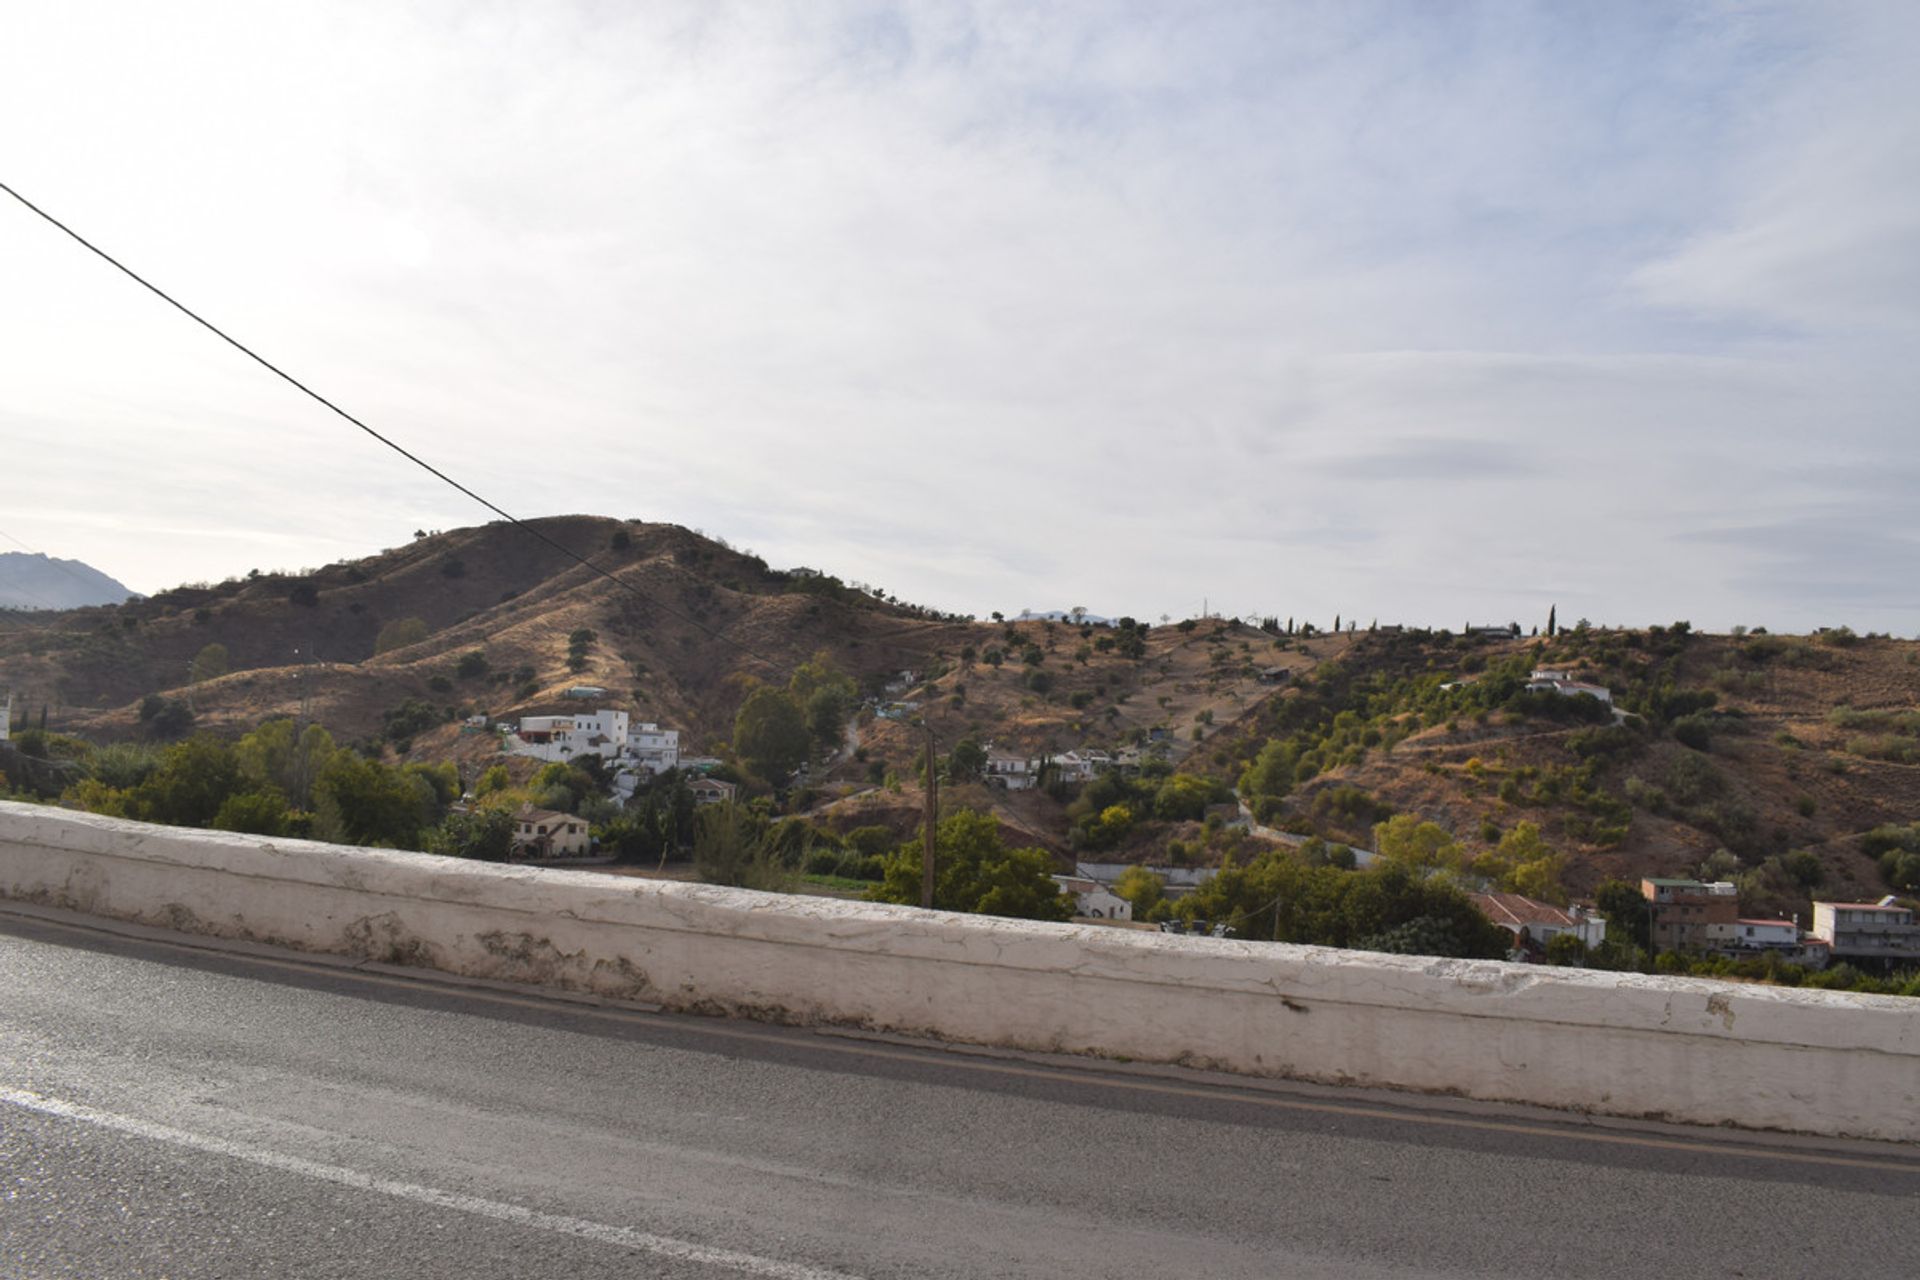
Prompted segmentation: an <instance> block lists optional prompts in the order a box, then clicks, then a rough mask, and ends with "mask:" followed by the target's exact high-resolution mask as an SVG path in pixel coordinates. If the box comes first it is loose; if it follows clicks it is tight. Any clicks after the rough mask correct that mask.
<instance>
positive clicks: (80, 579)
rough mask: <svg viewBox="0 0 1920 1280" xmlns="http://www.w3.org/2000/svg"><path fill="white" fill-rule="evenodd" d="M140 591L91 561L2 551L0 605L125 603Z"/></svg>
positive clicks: (45, 606)
mask: <svg viewBox="0 0 1920 1280" xmlns="http://www.w3.org/2000/svg"><path fill="white" fill-rule="evenodd" d="M138 598H139V593H138V592H136V591H134V590H133V589H132V588H131V587H129V586H127V585H126V584H125V583H124V582H119V581H116V580H115V579H113V578H109V577H108V576H107V575H106V574H104V573H102V572H100V571H99V570H98V569H96V568H94V567H93V566H92V565H90V564H83V563H81V562H80V561H78V560H56V559H54V558H53V557H52V556H43V555H29V554H28V553H27V552H24V551H5V552H0V609H79V608H82V607H84V606H86V605H94V604H124V603H126V602H127V601H128V600H134V599H138Z"/></svg>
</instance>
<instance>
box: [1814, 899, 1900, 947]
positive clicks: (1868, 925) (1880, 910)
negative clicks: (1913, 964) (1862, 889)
mask: <svg viewBox="0 0 1920 1280" xmlns="http://www.w3.org/2000/svg"><path fill="white" fill-rule="evenodd" d="M1813 936H1814V938H1816V939H1819V940H1822V941H1825V942H1826V943H1828V944H1829V945H1830V946H1831V948H1832V954H1833V957H1834V959H1836V960H1844V959H1847V958H1849V957H1852V958H1855V959H1879V960H1899V961H1907V960H1920V924H1915V923H1914V920H1913V912H1912V911H1911V910H1909V909H1908V908H1906V907H1902V906H1897V905H1895V903H1894V899H1893V896H1892V895H1891V894H1889V895H1888V896H1886V897H1884V898H1882V899H1880V901H1878V902H1815V903H1814V904H1813Z"/></svg>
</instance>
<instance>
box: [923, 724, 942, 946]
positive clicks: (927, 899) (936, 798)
mask: <svg viewBox="0 0 1920 1280" xmlns="http://www.w3.org/2000/svg"><path fill="white" fill-rule="evenodd" d="M926 729H927V832H926V836H925V837H924V839H923V842H922V847H921V854H920V905H921V906H923V907H926V908H927V909H929V910H931V909H932V908H933V849H934V840H935V836H936V834H937V827H938V824H939V817H940V780H939V778H937V777H936V776H934V771H933V764H934V756H933V726H932V725H931V724H929V725H927V726H926Z"/></svg>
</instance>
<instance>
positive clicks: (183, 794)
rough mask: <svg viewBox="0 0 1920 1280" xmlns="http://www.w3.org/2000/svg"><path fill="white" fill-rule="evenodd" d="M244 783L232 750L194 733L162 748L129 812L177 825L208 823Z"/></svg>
mask: <svg viewBox="0 0 1920 1280" xmlns="http://www.w3.org/2000/svg"><path fill="white" fill-rule="evenodd" d="M239 787H240V769H239V766H238V764H236V763H235V761H234V758H233V750H232V749H231V748H230V747H228V746H227V744H226V743H224V742H220V741H218V740H216V739H214V738H209V737H204V736H202V737H197V738H189V739H188V740H187V741H185V742H177V743H175V744H174V745H172V746H170V747H168V748H167V749H166V750H165V751H163V752H161V753H160V766H159V767H158V768H157V769H155V770H154V771H153V773H152V774H150V775H149V776H148V777H147V780H146V781H145V782H142V783H141V784H140V785H139V786H138V787H136V788H134V790H133V793H132V796H131V803H130V804H129V806H128V814H129V816H130V817H136V818H144V819H146V820H147V821H149V822H164V823H167V824H168V825H170V826H175V827H204V826H207V825H208V824H210V823H211V822H212V821H213V819H214V816H215V815H216V814H218V813H219V812H220V806H222V805H223V804H225V803H226V801H227V797H228V796H230V795H232V794H233V793H234V792H235V791H236V790H238V789H239Z"/></svg>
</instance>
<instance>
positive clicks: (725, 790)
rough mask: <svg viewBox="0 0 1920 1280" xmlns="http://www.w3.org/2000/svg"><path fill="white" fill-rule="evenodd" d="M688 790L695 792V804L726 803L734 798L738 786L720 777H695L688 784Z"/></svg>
mask: <svg viewBox="0 0 1920 1280" xmlns="http://www.w3.org/2000/svg"><path fill="white" fill-rule="evenodd" d="M687 790H689V791H691V792H693V802H694V803H695V804H726V803H728V802H729V801H731V800H732V799H733V797H734V793H735V791H736V790H737V788H735V787H734V785H733V784H732V783H731V782H722V781H721V780H720V779H718V778H695V779H694V780H693V781H692V782H689V783H688V784H687Z"/></svg>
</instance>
